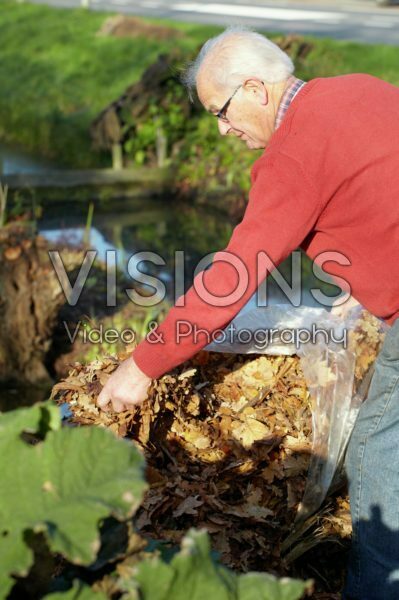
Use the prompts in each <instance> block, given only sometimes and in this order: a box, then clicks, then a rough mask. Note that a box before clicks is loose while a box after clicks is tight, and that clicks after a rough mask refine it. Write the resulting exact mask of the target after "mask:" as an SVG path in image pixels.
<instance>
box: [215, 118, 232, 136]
mask: <svg viewBox="0 0 399 600" xmlns="http://www.w3.org/2000/svg"><path fill="white" fill-rule="evenodd" d="M218 128H219V133H220V135H226V133H227V132H228V131H229V129H230V123H229V122H228V121H222V119H218Z"/></svg>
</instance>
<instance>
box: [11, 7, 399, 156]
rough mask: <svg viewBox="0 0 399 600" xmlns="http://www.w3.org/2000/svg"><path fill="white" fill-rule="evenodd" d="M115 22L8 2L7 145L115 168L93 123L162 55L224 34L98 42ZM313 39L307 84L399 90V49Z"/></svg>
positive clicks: (185, 27)
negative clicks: (93, 133)
mask: <svg viewBox="0 0 399 600" xmlns="http://www.w3.org/2000/svg"><path fill="white" fill-rule="evenodd" d="M108 16H109V15H108V14H104V13H98V12H90V11H86V10H84V9H76V10H64V9H53V8H49V7H46V6H38V5H29V4H17V3H16V2H11V1H8V0H6V1H3V2H1V8H0V40H1V60H0V81H1V88H0V140H1V141H3V142H7V143H10V144H16V145H19V146H21V147H24V148H25V149H26V150H28V151H29V152H31V153H34V154H36V155H39V156H43V157H47V158H50V159H53V160H55V161H56V162H58V163H59V164H65V165H69V166H75V167H87V166H104V165H106V164H109V156H108V155H102V156H101V155H99V154H95V153H93V151H92V150H91V147H90V146H91V141H90V136H89V133H88V129H89V126H90V123H91V121H92V120H93V118H94V117H95V116H96V115H97V114H98V113H99V112H100V111H101V110H102V108H104V107H105V106H106V105H107V104H108V103H109V102H111V101H112V100H114V99H116V98H117V97H118V96H119V95H120V94H121V93H122V92H123V91H124V89H125V88H126V87H127V86H128V85H130V84H132V83H133V82H135V81H136V80H137V79H138V78H139V77H140V75H141V73H142V72H143V70H144V69H145V68H146V67H147V66H148V65H149V64H151V62H153V61H154V60H155V59H156V57H157V55H158V54H159V53H161V52H168V51H169V50H170V49H172V48H174V47H176V46H179V47H180V48H182V49H183V50H184V51H187V53H190V52H192V51H193V50H195V49H196V48H197V47H198V45H199V44H200V43H201V42H203V41H204V40H205V39H207V38H208V37H210V36H211V35H214V34H215V33H217V32H218V31H220V29H219V28H216V27H209V26H201V25H191V24H185V23H171V22H167V24H168V25H173V26H174V27H176V28H178V29H179V30H180V31H181V32H182V33H183V35H182V36H181V37H179V38H178V39H170V40H165V41H163V40H162V41H159V40H157V39H154V38H144V37H142V38H137V39H126V38H125V39H121V38H114V37H102V36H101V37H100V36H96V32H97V31H98V30H99V28H100V27H101V25H102V23H103V22H104V20H105V19H106V18H107V17H108ZM153 22H154V21H153ZM155 22H158V23H159V22H160V21H155ZM312 41H313V42H314V44H315V47H314V49H313V50H312V52H311V53H310V54H309V56H308V57H307V58H306V61H305V63H303V64H301V65H298V74H299V76H301V77H303V78H305V79H310V78H312V77H319V76H330V75H338V74H342V73H349V72H365V73H371V74H373V75H376V76H378V77H381V78H383V79H386V80H388V81H391V82H392V83H395V84H399V70H398V68H397V65H398V64H399V48H395V47H389V46H382V45H381V46H371V45H370V46H366V45H362V44H357V43H350V42H341V41H340V42H337V41H333V40H329V39H318V40H316V39H314V38H312ZM203 118H204V119H207V120H209V119H210V117H208V116H205V115H204V117H203ZM200 121H203V119H202V118H201V119H200ZM212 125H213V123H212ZM202 129H203V130H204V129H205V130H206V129H208V130H209V123H208V125H204V123H203V124H202ZM218 143H219V142H218ZM223 144H224V145H225V146H226V142H225V141H223ZM214 151H215V149H214V148H213V152H214ZM204 158H206V153H205V155H204ZM197 159H198V157H196V160H197Z"/></svg>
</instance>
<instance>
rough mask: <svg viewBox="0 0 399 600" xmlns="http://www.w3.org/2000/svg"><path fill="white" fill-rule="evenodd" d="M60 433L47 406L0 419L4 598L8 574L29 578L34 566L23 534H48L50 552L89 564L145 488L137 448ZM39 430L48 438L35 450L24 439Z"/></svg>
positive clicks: (98, 435) (77, 432)
mask: <svg viewBox="0 0 399 600" xmlns="http://www.w3.org/2000/svg"><path fill="white" fill-rule="evenodd" d="M54 410H55V411H57V408H56V407H54ZM58 426H59V417H58V421H57V420H56V419H55V417H54V413H53V407H50V405H41V406H35V407H33V408H30V409H22V410H17V411H13V412H11V413H7V414H4V415H0V470H1V473H2V490H3V491H2V494H1V496H0V534H1V535H0V557H1V558H0V565H1V566H0V590H1V593H2V594H4V596H0V597H6V595H7V593H8V591H9V590H10V589H11V587H12V585H13V583H14V580H13V579H12V577H11V575H12V574H14V575H20V576H24V575H25V574H26V573H27V571H28V569H29V567H30V565H31V563H32V559H33V557H32V553H31V551H30V549H29V548H28V547H27V546H26V545H25V542H24V535H25V533H26V532H28V531H32V532H35V533H37V532H43V533H44V535H45V536H46V539H47V541H48V543H49V546H50V549H51V550H52V551H54V552H58V553H60V554H62V555H63V556H65V557H66V558H67V559H68V560H70V561H71V562H73V563H75V564H90V563H91V562H92V561H93V560H94V558H95V556H96V553H97V550H98V548H99V544H100V541H99V531H98V525H99V522H100V521H101V520H102V519H104V518H105V517H108V516H110V515H112V516H114V517H116V518H118V519H124V518H127V517H129V516H131V515H132V514H133V513H134V512H135V510H136V508H137V507H138V505H139V503H140V501H141V498H142V494H143V492H144V490H145V488H146V484H145V482H144V479H143V474H142V471H143V466H144V459H143V458H142V456H141V454H140V452H139V451H138V450H137V449H136V448H135V447H134V446H132V444H129V443H127V442H125V441H124V440H121V439H117V438H116V437H115V436H114V435H113V434H112V433H111V432H110V431H107V430H104V429H99V428H76V429H71V428H65V429H59V430H57V427H58ZM40 428H41V435H42V436H43V431H47V435H46V436H45V438H44V439H42V438H41V437H40V436H39V438H38V439H37V440H35V443H28V442H27V441H26V439H25V438H24V436H23V435H22V433H23V432H29V433H39V431H40ZM51 428H52V430H51ZM54 429H55V430H54Z"/></svg>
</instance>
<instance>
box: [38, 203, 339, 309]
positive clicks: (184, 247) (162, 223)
mask: <svg viewBox="0 0 399 600" xmlns="http://www.w3.org/2000/svg"><path fill="white" fill-rule="evenodd" d="M111 206H112V204H111ZM107 208H108V210H107V212H104V211H101V210H100V212H99V210H98V209H95V211H94V218H93V227H92V229H91V235H90V247H91V248H93V249H95V250H97V251H98V255H97V259H96V260H98V261H104V260H105V257H106V252H107V251H108V250H116V252H117V254H116V256H117V261H118V266H119V268H120V269H121V271H122V272H123V273H124V274H125V275H127V277H128V279H129V278H130V275H129V271H128V268H127V264H128V260H129V259H131V260H130V274H132V273H133V269H134V268H135V267H138V269H139V270H140V271H142V272H143V273H146V274H149V275H152V276H154V277H157V278H159V279H160V280H161V281H163V282H164V283H165V285H166V290H167V295H168V298H169V299H170V300H171V301H172V302H173V301H175V299H176V298H175V288H174V286H175V280H176V276H177V269H178V272H179V274H182V273H183V277H182V280H183V287H184V290H187V288H188V287H189V286H190V285H191V283H192V280H193V277H194V272H195V268H196V266H197V264H198V262H199V261H200V260H201V259H202V258H203V257H205V256H207V255H208V254H210V253H214V252H216V251H218V250H220V249H222V248H224V247H225V246H226V245H227V243H228V241H229V239H230V236H231V233H232V231H233V227H234V226H235V224H236V223H233V222H231V220H230V219H229V217H228V216H227V215H226V214H225V213H222V212H221V211H220V210H216V209H214V208H213V207H212V206H209V207H207V208H203V207H202V208H198V207H195V206H192V205H189V204H185V203H182V202H180V203H179V204H178V205H176V204H174V203H173V202H171V201H170V200H168V204H167V205H165V203H163V204H162V203H161V202H153V203H152V204H151V203H150V202H149V201H148V199H144V200H143V201H142V202H141V203H140V202H138V201H137V199H135V200H134V202H133V205H132V204H129V202H128V201H126V203H125V204H124V206H123V207H122V208H121V207H120V206H118V210H115V212H113V211H112V210H111V211H110V210H109V208H110V206H107ZM59 212H61V213H62V215H63V216H62V218H59V217H58V218H57V217H56V216H53V217H52V218H51V219H49V218H46V219H43V220H42V222H41V223H39V226H40V230H41V233H42V234H43V235H44V236H45V237H46V238H48V239H50V240H51V241H53V242H56V241H57V240H60V241H61V240H63V241H65V240H69V241H70V242H72V243H75V244H81V243H82V241H83V239H84V224H85V214H83V213H82V214H80V215H79V214H76V213H75V214H71V215H69V216H68V215H67V216H65V214H67V213H66V211H65V209H62V210H61V211H59ZM45 214H46V211H45ZM265 250H267V248H265ZM143 251H145V252H152V253H156V254H157V255H158V256H160V257H161V259H162V264H160V262H159V261H158V263H157V264H155V263H154V262H153V261H151V260H148V261H145V262H143V261H141V262H138V260H137V256H136V255H137V253H139V252H143ZM176 252H184V263H182V262H180V263H179V264H177V263H176V258H177V257H176ZM183 271H184V272H183ZM279 271H280V272H281V274H282V275H283V276H284V277H285V278H286V280H287V282H290V281H291V259H290V258H288V259H287V260H286V261H285V262H284V263H282V265H280V267H279ZM130 280H131V278H130ZM312 288H317V289H321V290H322V291H324V292H325V293H326V294H330V295H336V294H337V288H336V287H335V286H332V285H328V284H325V283H322V282H320V281H319V280H318V279H317V278H316V276H315V275H313V272H312V267H311V263H310V261H309V259H308V258H307V257H306V256H305V255H302V285H301V292H302V293H301V303H302V304H304V305H307V306H319V305H318V303H317V301H316V300H315V299H314V298H313V295H312V293H311V289H312ZM151 290H152V288H151ZM151 290H150V291H151ZM179 292H180V293H182V290H181V289H179ZM267 293H268V296H267V302H268V303H270V304H275V303H286V302H288V301H289V300H288V299H287V296H286V294H285V293H284V292H283V291H282V290H281V288H280V287H279V286H278V284H277V283H276V282H275V281H274V279H273V278H272V277H269V278H268V282H267ZM179 295H180V294H179ZM255 301H256V297H255V296H254V297H253V298H252V299H251V300H250V303H249V305H250V306H253V305H254V303H255Z"/></svg>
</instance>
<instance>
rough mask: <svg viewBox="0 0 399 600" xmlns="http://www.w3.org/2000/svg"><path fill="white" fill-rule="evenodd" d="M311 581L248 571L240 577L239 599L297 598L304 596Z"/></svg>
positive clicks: (282, 599) (278, 599) (285, 599)
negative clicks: (279, 577) (280, 577)
mask: <svg viewBox="0 0 399 600" xmlns="http://www.w3.org/2000/svg"><path fill="white" fill-rule="evenodd" d="M310 585H311V582H309V581H307V582H306V581H299V580H298V579H289V578H288V577H284V578H282V579H278V578H277V577H274V576H273V575H268V574H267V573H246V574H245V575H240V576H239V577H238V593H237V599H238V600H297V599H299V598H302V596H303V594H304V592H305V590H306V589H307V588H309V587H310Z"/></svg>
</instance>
